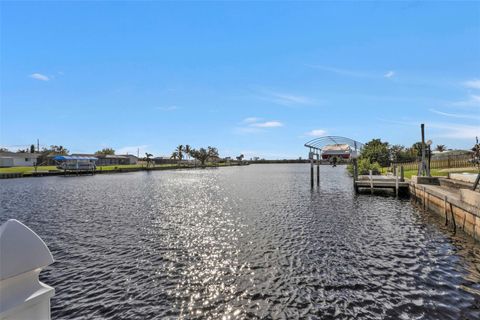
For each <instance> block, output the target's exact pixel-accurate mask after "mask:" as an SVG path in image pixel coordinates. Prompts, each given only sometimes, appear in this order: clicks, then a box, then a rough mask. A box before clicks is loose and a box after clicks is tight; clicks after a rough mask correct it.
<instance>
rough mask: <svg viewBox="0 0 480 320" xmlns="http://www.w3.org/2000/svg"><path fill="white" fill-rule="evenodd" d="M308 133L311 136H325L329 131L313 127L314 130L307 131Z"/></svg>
mask: <svg viewBox="0 0 480 320" xmlns="http://www.w3.org/2000/svg"><path fill="white" fill-rule="evenodd" d="M306 135H307V136H310V137H323V136H325V135H327V131H325V130H323V129H313V130H311V131H309V132H307V133H306Z"/></svg>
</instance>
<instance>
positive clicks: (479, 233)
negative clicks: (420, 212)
mask: <svg viewBox="0 0 480 320" xmlns="http://www.w3.org/2000/svg"><path fill="white" fill-rule="evenodd" d="M409 190H410V194H411V196H412V198H413V199H414V201H416V202H417V203H419V205H420V206H421V207H422V208H423V209H424V210H425V211H430V212H434V213H436V214H438V215H439V216H441V217H443V218H445V223H446V224H448V225H450V226H452V227H453V228H455V230H463V231H464V232H465V233H466V234H468V235H470V236H472V237H473V238H474V239H475V240H477V241H480V206H478V203H477V202H476V201H477V199H476V198H477V197H478V196H480V194H479V193H478V192H474V191H470V190H465V189H457V190H455V189H451V188H448V187H444V186H440V185H427V184H419V183H416V182H415V181H414V180H412V181H411V182H410V186H409ZM464 190H465V191H464Z"/></svg>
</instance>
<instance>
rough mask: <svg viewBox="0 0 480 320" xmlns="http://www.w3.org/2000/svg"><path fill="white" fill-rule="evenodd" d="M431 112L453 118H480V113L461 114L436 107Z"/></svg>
mask: <svg viewBox="0 0 480 320" xmlns="http://www.w3.org/2000/svg"><path fill="white" fill-rule="evenodd" d="M430 112H433V113H436V114H439V115H441V116H445V117H451V118H463V119H472V120H479V119H480V114H477V115H474V114H461V113H447V112H443V111H438V110H435V109H430Z"/></svg>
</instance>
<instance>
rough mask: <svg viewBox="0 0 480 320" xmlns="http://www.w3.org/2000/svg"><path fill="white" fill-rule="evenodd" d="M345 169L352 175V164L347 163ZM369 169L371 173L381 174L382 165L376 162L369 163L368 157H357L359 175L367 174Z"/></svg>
mask: <svg viewBox="0 0 480 320" xmlns="http://www.w3.org/2000/svg"><path fill="white" fill-rule="evenodd" d="M347 170H348V172H349V173H350V174H351V175H353V164H349V165H348V166H347ZM370 170H372V174H374V175H379V174H381V170H382V167H381V166H380V164H379V163H378V162H374V163H371V162H370V159H358V174H359V175H364V174H369V172H370Z"/></svg>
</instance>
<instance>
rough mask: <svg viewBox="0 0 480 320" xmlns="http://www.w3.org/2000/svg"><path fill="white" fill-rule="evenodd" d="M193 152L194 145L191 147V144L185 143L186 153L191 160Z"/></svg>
mask: <svg viewBox="0 0 480 320" xmlns="http://www.w3.org/2000/svg"><path fill="white" fill-rule="evenodd" d="M191 152H192V147H190V145H188V144H186V145H185V154H186V155H187V157H188V160H190V153H191Z"/></svg>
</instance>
